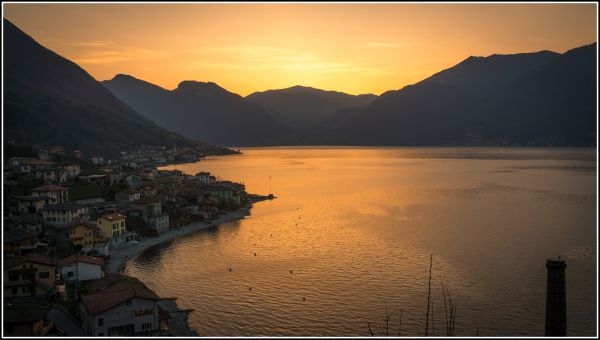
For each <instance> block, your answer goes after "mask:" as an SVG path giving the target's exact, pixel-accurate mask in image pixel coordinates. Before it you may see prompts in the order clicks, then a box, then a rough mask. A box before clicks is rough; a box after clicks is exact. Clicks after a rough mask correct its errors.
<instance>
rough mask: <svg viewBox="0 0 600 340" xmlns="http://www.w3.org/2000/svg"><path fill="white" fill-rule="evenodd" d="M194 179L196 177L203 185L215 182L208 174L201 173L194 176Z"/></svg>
mask: <svg viewBox="0 0 600 340" xmlns="http://www.w3.org/2000/svg"><path fill="white" fill-rule="evenodd" d="M194 177H196V179H197V180H199V181H200V182H202V183H205V184H213V183H215V182H216V178H215V177H214V176H211V175H210V172H204V171H202V172H199V173H197V174H195V175H194Z"/></svg>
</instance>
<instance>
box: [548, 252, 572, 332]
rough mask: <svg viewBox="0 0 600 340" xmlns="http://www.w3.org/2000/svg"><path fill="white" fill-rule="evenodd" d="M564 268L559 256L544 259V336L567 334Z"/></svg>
mask: <svg viewBox="0 0 600 340" xmlns="http://www.w3.org/2000/svg"><path fill="white" fill-rule="evenodd" d="M565 268H567V265H566V263H565V261H564V260H563V259H561V258H560V256H559V257H558V258H557V259H554V258H553V259H548V260H547V261H546V269H547V287H546V332H545V336H567V291H566V288H565Z"/></svg>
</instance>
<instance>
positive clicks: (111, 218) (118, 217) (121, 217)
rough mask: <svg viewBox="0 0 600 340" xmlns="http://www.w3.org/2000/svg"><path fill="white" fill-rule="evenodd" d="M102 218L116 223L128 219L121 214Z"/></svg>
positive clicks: (112, 214)
mask: <svg viewBox="0 0 600 340" xmlns="http://www.w3.org/2000/svg"><path fill="white" fill-rule="evenodd" d="M100 218H102V219H105V220H108V221H116V220H121V219H125V218H127V216H125V215H123V214H120V213H110V214H105V215H102V216H100Z"/></svg>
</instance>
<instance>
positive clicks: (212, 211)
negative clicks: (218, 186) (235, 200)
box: [198, 196, 219, 220]
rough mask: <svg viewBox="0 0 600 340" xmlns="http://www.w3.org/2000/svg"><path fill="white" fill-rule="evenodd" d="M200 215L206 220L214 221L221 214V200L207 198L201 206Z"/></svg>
mask: <svg viewBox="0 0 600 340" xmlns="http://www.w3.org/2000/svg"><path fill="white" fill-rule="evenodd" d="M199 207H200V209H199V211H198V212H199V214H200V215H202V217H203V218H204V219H205V220H212V219H213V218H215V217H217V215H218V214H219V200H218V199H216V198H215V197H211V196H207V197H205V198H204V199H203V200H202V201H201V202H200V204H199Z"/></svg>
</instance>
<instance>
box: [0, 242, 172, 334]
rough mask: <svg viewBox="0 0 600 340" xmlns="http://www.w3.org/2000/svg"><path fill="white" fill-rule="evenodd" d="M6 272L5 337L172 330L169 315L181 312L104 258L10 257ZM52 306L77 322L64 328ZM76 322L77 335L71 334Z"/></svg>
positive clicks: (148, 332) (144, 332)
mask: <svg viewBox="0 0 600 340" xmlns="http://www.w3.org/2000/svg"><path fill="white" fill-rule="evenodd" d="M3 271H4V273H3V274H4V275H3V276H4V280H3V285H4V288H3V290H4V324H3V329H4V335H5V336H49V335H87V336H163V335H173V334H172V332H171V330H170V327H169V320H171V319H173V314H174V313H179V312H181V311H178V310H170V309H168V308H165V307H164V306H165V304H164V303H163V301H164V299H161V298H160V297H159V296H158V295H156V293H154V292H153V291H152V290H151V289H149V288H148V287H146V286H145V285H144V284H143V283H142V282H140V281H139V280H137V279H135V278H132V277H128V276H124V275H119V274H107V273H106V272H105V271H104V260H103V259H102V258H100V257H93V256H87V255H80V254H74V255H71V256H68V257H66V258H62V259H58V258H55V257H49V256H44V255H39V254H33V253H31V254H27V255H23V256H18V257H10V256H9V257H6V258H5V260H4V266H3ZM166 300H172V299H166ZM66 302H68V303H70V304H71V305H72V306H73V308H72V310H66V308H65V307H64V306H65V305H67V304H66ZM51 310H58V311H59V313H68V314H67V315H68V318H69V319H70V321H69V322H72V324H73V325H74V326H71V327H70V328H71V329H68V330H66V327H64V326H63V325H62V324H61V323H60V322H58V321H55V320H53V319H54V318H53V317H51V313H50V312H51ZM61 327H63V328H64V329H63V328H61ZM73 327H74V328H77V330H78V334H69V332H72V331H73V329H72V328H73Z"/></svg>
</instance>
